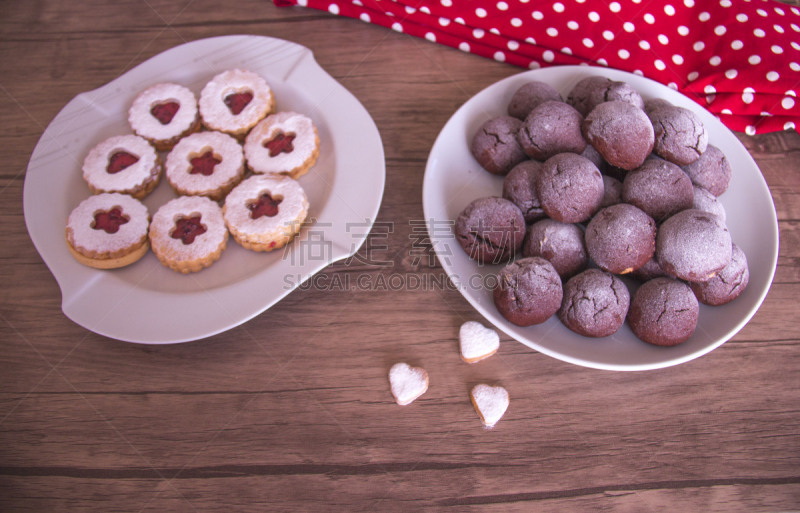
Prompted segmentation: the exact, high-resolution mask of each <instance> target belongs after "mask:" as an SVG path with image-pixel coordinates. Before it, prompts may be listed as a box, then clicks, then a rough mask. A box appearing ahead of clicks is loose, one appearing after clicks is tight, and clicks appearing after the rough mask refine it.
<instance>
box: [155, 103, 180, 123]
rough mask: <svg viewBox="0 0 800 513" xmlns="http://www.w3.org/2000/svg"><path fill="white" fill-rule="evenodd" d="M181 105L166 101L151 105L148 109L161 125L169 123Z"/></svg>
mask: <svg viewBox="0 0 800 513" xmlns="http://www.w3.org/2000/svg"><path fill="white" fill-rule="evenodd" d="M180 108H181V106H180V104H179V103H178V102H166V103H159V104H157V105H153V107H152V108H151V109H150V114H152V115H153V117H154V118H156V119H157V120H158V122H159V123H161V124H162V125H169V124H170V122H172V118H174V117H175V113H176V112H178V109H180Z"/></svg>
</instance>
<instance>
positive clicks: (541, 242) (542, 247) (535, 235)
mask: <svg viewBox="0 0 800 513" xmlns="http://www.w3.org/2000/svg"><path fill="white" fill-rule="evenodd" d="M522 254H523V255H524V256H526V257H531V256H538V257H542V258H545V259H547V260H549V261H550V263H551V264H553V267H555V269H556V272H557V273H558V274H559V276H561V278H562V279H569V278H570V277H572V276H574V275H576V274H578V273H579V272H581V271H583V270H584V269H586V266H587V265H589V255H588V253H587V252H586V243H585V242H584V237H583V230H582V229H581V228H580V227H579V226H578V225H576V224H568V223H560V222H558V221H556V220H554V219H542V220H541V221H537V222H535V223H533V224H532V225H531V226H530V227H528V234H527V235H526V236H525V242H524V243H523V245H522Z"/></svg>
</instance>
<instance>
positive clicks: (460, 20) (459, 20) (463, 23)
mask: <svg viewBox="0 0 800 513" xmlns="http://www.w3.org/2000/svg"><path fill="white" fill-rule="evenodd" d="M453 21H455V22H456V23H458V24H459V25H466V24H467V22H466V21H464V18H462V17H461V16H456V18H455V19H454V20H453Z"/></svg>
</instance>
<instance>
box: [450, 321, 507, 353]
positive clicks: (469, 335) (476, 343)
mask: <svg viewBox="0 0 800 513" xmlns="http://www.w3.org/2000/svg"><path fill="white" fill-rule="evenodd" d="M458 339H459V345H460V347H461V358H463V359H464V361H466V362H468V363H474V362H477V361H479V360H483V359H484V358H488V357H489V356H491V355H493V354H494V353H496V352H497V349H498V348H499V347H500V336H499V335H498V334H497V332H496V331H494V330H492V329H489V328H487V327H485V326H484V325H483V324H481V323H479V322H477V321H467V322H465V323H464V324H462V325H461V328H460V329H459V332H458Z"/></svg>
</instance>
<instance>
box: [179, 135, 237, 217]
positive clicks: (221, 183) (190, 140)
mask: <svg viewBox="0 0 800 513" xmlns="http://www.w3.org/2000/svg"><path fill="white" fill-rule="evenodd" d="M165 174H166V176H167V181H168V182H169V184H170V186H171V187H172V189H173V190H174V191H175V192H176V193H178V194H182V195H187V196H208V197H209V198H211V199H213V200H215V201H219V200H222V199H223V198H224V197H225V195H226V194H228V192H230V190H231V189H233V187H234V186H235V185H236V184H238V183H239V182H240V181H241V180H242V178H243V177H244V153H243V152H242V145H241V144H239V142H238V141H236V139H234V138H233V137H232V136H230V135H228V134H225V133H222V132H214V131H208V132H200V133H196V134H192V135H190V136H188V137H186V138H184V139H182V140H181V141H180V142H179V143H178V144H176V145H175V147H174V148H173V149H172V151H171V152H170V153H169V154H168V155H167V159H166V163H165Z"/></svg>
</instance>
